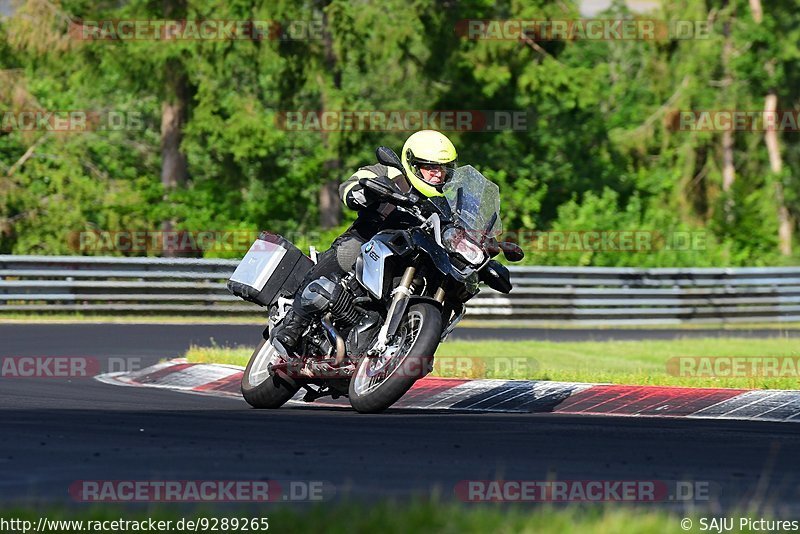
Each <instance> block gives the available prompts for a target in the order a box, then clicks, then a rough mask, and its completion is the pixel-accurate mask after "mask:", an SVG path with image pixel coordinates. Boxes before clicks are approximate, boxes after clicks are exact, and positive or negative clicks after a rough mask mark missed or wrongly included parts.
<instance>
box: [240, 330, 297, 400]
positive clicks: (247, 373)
mask: <svg viewBox="0 0 800 534" xmlns="http://www.w3.org/2000/svg"><path fill="white" fill-rule="evenodd" d="M280 360H281V357H280V354H278V351H277V350H275V347H273V346H272V345H271V344H270V343H269V342H268V341H266V340H262V341H261V343H260V344H259V345H258V347H256V350H255V351H254V352H253V355H252V356H250V361H249V362H247V367H245V369H244V374H243V375H242V396H243V397H244V400H246V401H247V404H249V405H250V406H252V407H253V408H270V409H275V408H280V407H281V406H283V405H284V404H286V401H288V400H289V399H291V398H292V397H294V395H295V393H297V390H299V389H300V388H299V386H296V385H295V386H293V385H291V384H289V383H288V382H286V381H285V380H283V379H281V378H279V377H277V376H270V374H269V370H268V366H269V364H270V363H275V362H277V361H280Z"/></svg>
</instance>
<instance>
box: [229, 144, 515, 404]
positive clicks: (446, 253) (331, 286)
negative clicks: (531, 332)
mask: <svg viewBox="0 0 800 534" xmlns="http://www.w3.org/2000/svg"><path fill="white" fill-rule="evenodd" d="M376 156H377V158H378V161H379V162H380V163H382V164H384V165H386V166H388V167H394V168H396V169H399V170H400V171H401V172H403V167H402V164H401V162H400V159H399V158H398V157H397V155H396V154H395V153H394V152H393V151H392V150H391V149H389V148H387V147H379V148H378V150H377V151H376ZM360 184H361V185H363V186H364V187H366V188H368V189H370V190H372V191H374V192H376V193H378V195H380V196H381V197H382V198H383V199H385V200H386V201H388V202H390V203H392V204H393V205H394V206H395V207H396V209H398V210H401V211H403V212H405V213H408V214H410V215H411V216H412V217H414V218H416V219H417V220H418V221H419V225H418V226H415V227H412V228H408V229H403V230H384V231H381V232H378V233H377V234H376V235H375V236H374V237H373V238H372V239H371V240H370V241H368V242H367V243H365V244H364V245H363V246H362V247H361V253H360V255H359V256H358V258H357V259H356V263H355V270H354V272H351V273H348V274H347V275H345V276H343V277H335V276H331V277H326V278H320V279H318V280H316V281H314V282H311V283H310V284H309V286H308V288H306V289H305V291H304V293H303V298H304V304H303V306H304V308H307V309H308V311H310V312H313V313H314V316H315V317H318V319H317V320H314V321H312V323H311V325H310V326H309V327H308V328H307V330H306V331H305V333H304V335H303V336H302V338H301V341H300V347H299V348H298V351H297V352H298V355H292V356H287V355H285V354H282V353H281V351H279V350H278V349H277V348H276V347H274V346H273V345H272V344H271V343H270V342H269V341H267V339H265V340H264V341H262V342H261V343H260V344H259V345H258V347H256V349H255V351H254V352H253V355H252V356H251V357H250V360H249V362H248V364H247V367H246V368H245V371H244V375H243V377H242V385H241V389H242V395H243V396H244V398H245V400H246V401H247V402H248V403H249V404H250V405H251V406H253V407H255V408H279V407H280V406H282V405H283V404H285V403H286V402H287V401H288V400H289V399H291V398H292V397H294V396H295V394H297V392H298V391H299V390H300V389H301V388H302V389H304V390H305V391H306V393H305V395H304V400H305V401H307V402H313V401H314V400H316V399H318V398H321V397H324V396H328V395H330V396H331V397H332V398H334V399H335V398H339V397H341V396H345V397H348V398H349V401H350V404H351V406H352V407H353V408H355V409H356V410H357V411H358V412H361V413H377V412H381V411H383V410H385V409H386V408H388V407H390V406H391V405H392V404H394V403H395V402H396V401H397V400H398V399H400V398H401V397H402V396H403V395H404V394H405V393H406V392H407V391H408V390H409V388H411V386H412V385H413V384H414V382H416V381H417V380H418V379H420V378H422V377H423V376H425V375H426V374H428V373H429V372H430V371H431V370H432V368H433V359H434V354H435V352H436V349H437V347H438V346H439V343H441V342H443V341H444V340H445V339H446V338H447V337H448V336H449V335H450V333H451V332H452V331H453V330H454V328H455V327H456V325H457V324H458V322H459V321H460V320H461V319H462V318H463V317H464V313H465V310H466V307H465V304H466V303H467V302H468V301H469V300H470V299H471V298H473V297H474V296H475V295H477V294H478V292H479V290H480V288H479V284H480V283H481V282H482V283H485V284H486V285H488V286H489V287H491V288H493V289H495V290H497V291H499V292H501V293H508V292H510V291H511V289H512V284H511V281H510V276H509V271H508V269H507V268H506V267H505V266H504V265H503V264H501V263H499V262H498V261H496V260H494V259H493V258H494V257H496V256H497V255H499V254H500V252H501V251H502V252H503V254H504V255H505V257H506V259H507V260H509V261H520V260H521V259H522V258H523V253H522V250H521V249H520V248H519V246H517V245H516V244H514V243H505V242H498V241H497V240H496V236H498V235H499V234H500V232H501V222H500V190H499V188H498V186H497V185H496V184H494V183H492V182H491V181H490V180H488V179H487V178H486V177H484V176H483V175H482V174H481V173H480V172H479V171H478V170H476V169H475V168H474V167H472V166H470V165H467V166H463V167H458V168H457V169H456V170H455V171H454V174H453V176H452V178H451V179H450V180H449V181H448V182H447V184H446V185H445V186H444V188H443V190H442V192H443V196H441V197H431V198H428V199H424V200H422V201H420V199H419V197H417V196H416V195H414V194H413V193H406V194H404V193H402V192H401V191H400V190H399V189H398V188H397V187H396V186H395V185H394V183H393V182H391V181H390V180H388V179H384V180H381V179H366V178H365V179H362V180H361V181H360ZM313 265H314V260H312V259H311V258H309V257H308V256H306V255H304V254H303V253H302V252H301V251H300V250H299V249H297V247H295V246H294V245H293V244H292V243H290V242H288V241H287V240H285V239H283V238H282V237H281V236H278V235H274V234H270V233H267V232H263V233H262V234H261V235H260V236H259V239H257V240H256V242H255V243H254V244H253V246H252V247H251V248H250V250H249V251H248V252H247V254H246V255H245V256H244V258H243V259H242V261H241V262H240V264H239V266H238V267H237V268H236V271H235V272H234V274H233V275H232V276H231V278H230V280H229V281H228V289H229V290H230V291H231V292H232V293H233V294H234V295H237V296H239V297H241V298H243V299H245V300H247V301H250V302H254V303H257V304H259V305H261V306H264V307H266V308H267V309H268V310H269V321H268V327H267V328H268V330H267V331H265V336H264V337H265V338H267V337H268V336H267V335H266V333H267V332H268V331H270V329H271V328H274V326H275V325H278V324H279V323H280V322H281V321H282V320H283V319H284V318H285V317H286V315H287V312H288V311H289V310H290V309H291V307H292V302H293V300H294V296H295V293H296V292H297V291H298V290H299V289H300V288H301V285H302V281H303V279H304V277H305V275H306V273H307V272H308V271H309V269H311V267H312V266H313Z"/></svg>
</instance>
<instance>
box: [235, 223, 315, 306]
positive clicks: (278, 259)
mask: <svg viewBox="0 0 800 534" xmlns="http://www.w3.org/2000/svg"><path fill="white" fill-rule="evenodd" d="M313 266H314V262H312V261H311V259H310V258H309V257H308V256H306V255H305V254H303V253H302V252H301V251H300V249H298V248H297V247H296V246H294V245H293V244H292V243H290V242H289V241H287V240H286V239H284V238H283V237H281V236H279V235H275V234H271V233H269V232H262V233H261V235H259V236H258V239H256V241H255V242H254V243H253V245H252V246H251V247H250V250H248V251H247V254H245V256H244V258H242V261H241V262H240V263H239V266H238V267H236V270H235V271H234V273H233V275H232V276H231V277H230V279H229V280H228V290H229V291H230V292H231V293H233V294H234V295H236V296H237V297H240V298H243V299H244V300H247V301H249V302H255V303H256V304H258V305H259V306H271V305H272V304H274V303H275V302H277V300H278V297H287V298H290V297H291V296H292V295H294V293H295V292H296V291H297V289H298V288H299V287H300V284H302V282H303V278H304V277H305V275H306V273H307V272H308V271H309V269H311V267H313Z"/></svg>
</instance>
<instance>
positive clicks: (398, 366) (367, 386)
mask: <svg viewBox="0 0 800 534" xmlns="http://www.w3.org/2000/svg"><path fill="white" fill-rule="evenodd" d="M441 333H442V313H441V311H439V309H438V308H437V307H436V306H434V305H433V304H431V303H429V302H418V303H416V304H412V305H411V306H409V307H408V309H407V310H406V313H405V316H404V317H403V321H402V322H401V324H400V327H399V328H398V336H397V337H399V338H400V341H399V342H398V344H399V346H398V348H397V349H396V350H397V352H395V353H394V354H392V355H390V356H389V357H388V358H384V357H383V356H377V357H374V358H370V357H368V356H364V357H363V358H362V359H361V361H359V362H358V365H357V366H356V370H355V373H354V374H353V378H352V379H351V380H350V388H349V397H350V405H351V406H352V407H353V408H355V409H356V411H358V412H360V413H379V412H382V411H384V410H385V409H386V408H388V407H389V406H391V405H392V404H394V403H395V402H397V401H398V400H399V399H400V397H402V396H403V395H405V393H406V391H408V390H409V388H411V386H412V385H414V382H416V381H417V380H418V379H420V378H422V377H423V376H425V375H426V374H427V373H428V372H429V371H430V369H431V364H432V363H433V355H434V353H435V352H436V348H437V347H438V346H439V338H440V336H441ZM388 350H389V349H387V351H388Z"/></svg>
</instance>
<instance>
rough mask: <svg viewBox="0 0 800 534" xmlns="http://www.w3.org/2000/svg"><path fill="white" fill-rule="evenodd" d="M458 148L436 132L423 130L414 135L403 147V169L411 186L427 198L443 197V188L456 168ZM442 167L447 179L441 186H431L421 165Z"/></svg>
mask: <svg viewBox="0 0 800 534" xmlns="http://www.w3.org/2000/svg"><path fill="white" fill-rule="evenodd" d="M457 157H458V154H456V147H454V146H453V143H451V142H450V139H448V138H447V137H446V136H444V135H442V134H441V133H439V132H437V131H435V130H421V131H419V132H417V133H415V134H412V135H411V137H409V138H408V139H407V140H406V143H405V144H404V145H403V155H402V160H403V168H404V169H405V171H406V176H407V177H408V180H409V182H411V185H412V186H413V187H414V189H416V190H417V191H419V192H420V193H422V194H423V195H425V196H426V197H435V196H441V195H442V191H441V189H442V186H444V184H446V183H447V181H448V180H449V179H450V177H451V176H452V175H453V171H454V170H455V168H456V158H457ZM425 164H427V165H442V166H444V167H445V178H444V180H443V181H442V183H441V184H438V185H436V184H431V183H429V182H427V181H425V179H424V178H423V177H422V173H421V172H420V170H419V166H420V165H425Z"/></svg>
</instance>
